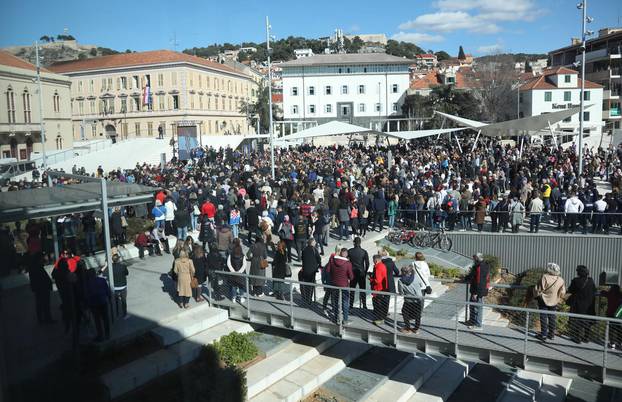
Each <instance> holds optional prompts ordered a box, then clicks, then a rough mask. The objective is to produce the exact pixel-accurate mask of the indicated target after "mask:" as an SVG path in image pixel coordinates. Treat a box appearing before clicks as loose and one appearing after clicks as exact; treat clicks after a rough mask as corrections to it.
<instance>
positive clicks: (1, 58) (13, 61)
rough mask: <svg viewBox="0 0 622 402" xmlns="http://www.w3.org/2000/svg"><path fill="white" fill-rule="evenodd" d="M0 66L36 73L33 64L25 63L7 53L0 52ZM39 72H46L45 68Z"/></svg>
mask: <svg viewBox="0 0 622 402" xmlns="http://www.w3.org/2000/svg"><path fill="white" fill-rule="evenodd" d="M0 65H2V66H9V67H15V68H23V69H24V70H30V71H36V70H37V67H36V66H35V65H34V64H31V63H29V62H27V61H26V60H24V59H20V58H19V57H17V56H14V55H12V54H11V53H9V52H6V51H4V50H0ZM41 71H46V72H47V71H48V70H46V69H45V68H41Z"/></svg>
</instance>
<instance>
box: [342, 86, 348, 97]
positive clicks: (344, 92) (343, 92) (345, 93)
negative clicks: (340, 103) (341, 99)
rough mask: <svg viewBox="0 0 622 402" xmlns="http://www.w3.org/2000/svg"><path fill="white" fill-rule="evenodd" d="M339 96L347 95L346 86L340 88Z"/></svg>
mask: <svg viewBox="0 0 622 402" xmlns="http://www.w3.org/2000/svg"><path fill="white" fill-rule="evenodd" d="M341 94H342V95H347V94H348V86H347V85H342V86H341Z"/></svg>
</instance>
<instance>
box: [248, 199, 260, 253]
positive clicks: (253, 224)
mask: <svg viewBox="0 0 622 402" xmlns="http://www.w3.org/2000/svg"><path fill="white" fill-rule="evenodd" d="M246 224H247V225H248V244H249V245H250V244H252V239H253V233H259V211H258V210H257V207H255V202H254V201H251V206H250V207H248V209H247V210H246Z"/></svg>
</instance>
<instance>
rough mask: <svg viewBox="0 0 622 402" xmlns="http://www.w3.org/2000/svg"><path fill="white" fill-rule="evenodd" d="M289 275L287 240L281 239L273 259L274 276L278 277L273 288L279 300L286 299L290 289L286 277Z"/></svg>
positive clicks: (273, 282) (274, 277)
mask: <svg viewBox="0 0 622 402" xmlns="http://www.w3.org/2000/svg"><path fill="white" fill-rule="evenodd" d="M286 277H287V250H286V249H285V241H284V240H280V241H279V243H278V244H277V247H276V250H275V251H274V259H273V260H272V278H273V279H278V280H275V281H272V284H273V285H272V288H273V290H274V294H275V296H276V298H277V299H278V300H284V299H286V297H285V293H286V292H287V290H288V287H287V284H286V283H285V282H284V279H285V278H286Z"/></svg>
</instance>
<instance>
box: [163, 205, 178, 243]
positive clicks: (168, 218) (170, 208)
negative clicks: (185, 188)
mask: <svg viewBox="0 0 622 402" xmlns="http://www.w3.org/2000/svg"><path fill="white" fill-rule="evenodd" d="M164 206H165V207H166V215H165V217H164V222H165V226H164V231H165V233H166V235H167V236H170V235H173V236H176V235H177V231H176V229H175V227H174V226H173V220H174V219H175V211H177V205H175V202H173V198H172V197H167V198H166V202H165V203H164Z"/></svg>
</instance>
